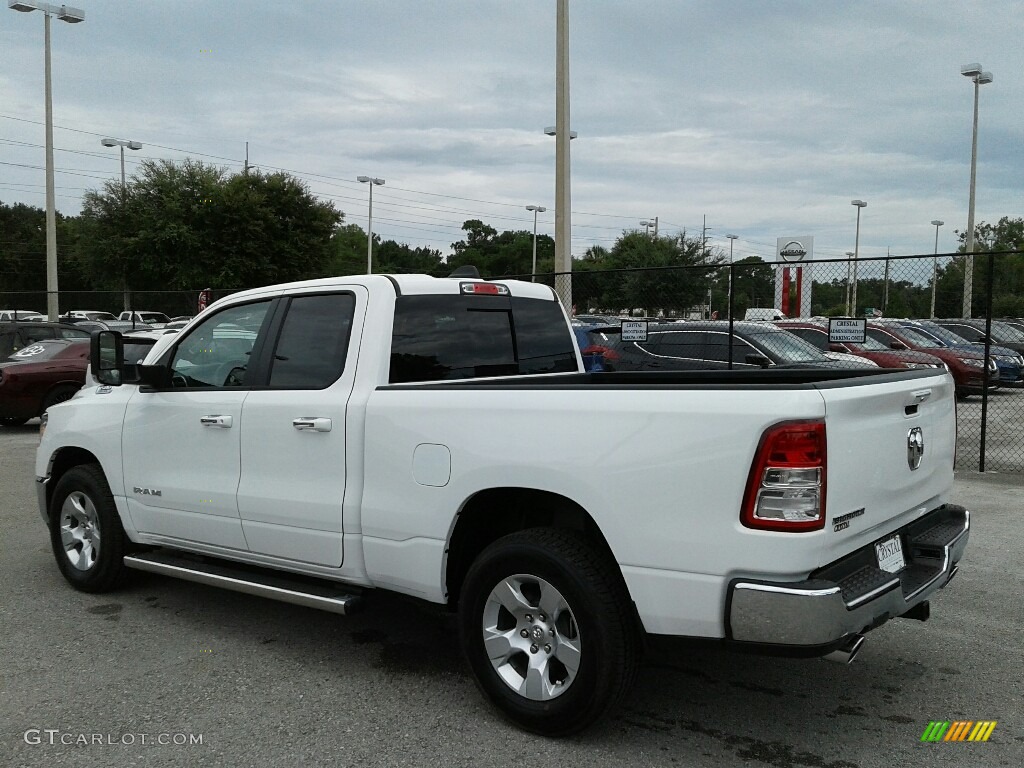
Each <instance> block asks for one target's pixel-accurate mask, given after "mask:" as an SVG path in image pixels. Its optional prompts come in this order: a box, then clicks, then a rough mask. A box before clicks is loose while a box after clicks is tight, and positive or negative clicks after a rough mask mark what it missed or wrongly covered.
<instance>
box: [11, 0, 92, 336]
mask: <svg viewBox="0 0 1024 768" xmlns="http://www.w3.org/2000/svg"><path fill="white" fill-rule="evenodd" d="M7 7H8V8H10V9H12V10H15V11H21V12H22V13H30V12H32V11H42V12H43V19H44V21H43V31H44V35H43V36H44V44H43V49H44V52H45V60H46V64H45V79H46V315H47V318H48V319H49V320H50V321H51V322H53V321H55V320H56V319H57V316H58V315H59V314H60V309H59V305H58V298H59V293H58V287H57V211H56V208H55V203H54V188H53V93H52V89H51V87H50V15H51V14H52V15H54V16H56V17H57V18H58V19H59V20H60V21H66V22H67V23H68V24H77V23H78V22H80V21H85V11H83V10H81V9H79V8H69V7H68V6H66V5H50V4H49V3H42V2H37V1H36V0H7Z"/></svg>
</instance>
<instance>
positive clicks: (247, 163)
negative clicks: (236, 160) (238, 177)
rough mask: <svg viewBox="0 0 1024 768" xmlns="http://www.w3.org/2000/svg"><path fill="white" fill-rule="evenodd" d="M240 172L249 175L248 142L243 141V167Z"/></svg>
mask: <svg viewBox="0 0 1024 768" xmlns="http://www.w3.org/2000/svg"><path fill="white" fill-rule="evenodd" d="M242 173H243V174H245V175H246V176H248V175H249V142H248V141H247V142H245V168H243V169H242Z"/></svg>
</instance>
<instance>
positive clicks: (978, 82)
mask: <svg viewBox="0 0 1024 768" xmlns="http://www.w3.org/2000/svg"><path fill="white" fill-rule="evenodd" d="M960 74H961V75H963V76H964V77H969V78H971V80H972V81H973V82H974V131H973V135H972V137H971V195H970V201H969V202H968V204H967V240H966V241H965V243H964V253H965V258H964V306H963V316H964V317H970V316H971V314H972V312H971V300H972V298H973V297H972V295H971V293H972V291H973V289H974V180H975V177H976V176H977V172H978V90H979V88H980V87H981V86H982V85H986V84H987V83H991V82H992V73H991V72H983V71H982V69H981V64H965V65H964V66H962V67H960Z"/></svg>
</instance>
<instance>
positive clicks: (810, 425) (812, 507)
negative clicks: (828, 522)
mask: <svg viewBox="0 0 1024 768" xmlns="http://www.w3.org/2000/svg"><path fill="white" fill-rule="evenodd" d="M825 442H826V441H825V422H823V421H801V422H787V423H783V424H776V425H775V426H774V427H770V428H769V429H767V430H765V433H764V435H762V436H761V442H760V444H759V445H758V447H757V452H756V453H755V454H754V461H753V464H752V465H751V467H750V477H749V479H748V480H747V490H746V493H745V494H744V496H743V508H742V510H741V511H740V521H741V522H742V523H743V525H745V526H747V527H748V528H756V529H759V530H764V531H792V532H799V531H817V530H821V529H822V528H824V527H825V469H826V455H825Z"/></svg>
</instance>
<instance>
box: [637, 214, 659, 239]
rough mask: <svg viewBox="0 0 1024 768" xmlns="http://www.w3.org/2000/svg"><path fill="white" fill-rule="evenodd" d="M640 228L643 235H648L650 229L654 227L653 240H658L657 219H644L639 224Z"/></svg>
mask: <svg viewBox="0 0 1024 768" xmlns="http://www.w3.org/2000/svg"><path fill="white" fill-rule="evenodd" d="M640 226H641V227H643V228H644V234H645V235H647V234H650V229H649V228H650V227H654V239H655V240H657V239H658V217H657V216H655V217H654V218H653V219H644V220H643V221H641V222H640Z"/></svg>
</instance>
